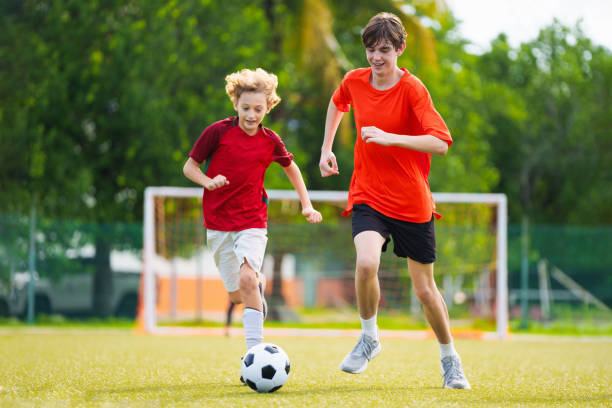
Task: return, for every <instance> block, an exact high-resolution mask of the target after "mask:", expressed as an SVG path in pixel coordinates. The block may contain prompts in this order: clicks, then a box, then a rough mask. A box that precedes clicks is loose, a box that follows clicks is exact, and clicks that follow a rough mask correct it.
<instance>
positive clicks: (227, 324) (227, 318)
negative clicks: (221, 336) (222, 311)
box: [225, 300, 236, 336]
mask: <svg viewBox="0 0 612 408" xmlns="http://www.w3.org/2000/svg"><path fill="white" fill-rule="evenodd" d="M234 306H236V304H235V303H234V302H232V301H231V300H230V302H229V305H228V306H227V312H226V316H225V335H226V336H229V334H230V333H229V331H230V327H231V325H232V312H233V311H234Z"/></svg>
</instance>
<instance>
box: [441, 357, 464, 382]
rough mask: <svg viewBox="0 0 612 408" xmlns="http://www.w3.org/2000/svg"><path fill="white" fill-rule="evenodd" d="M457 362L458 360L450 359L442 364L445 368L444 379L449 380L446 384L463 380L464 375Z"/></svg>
mask: <svg viewBox="0 0 612 408" xmlns="http://www.w3.org/2000/svg"><path fill="white" fill-rule="evenodd" d="M455 360H456V359H454V358H449V359H446V361H443V362H442V367H443V368H444V378H445V379H447V381H446V383H449V382H451V381H452V380H463V373H462V372H461V369H460V368H459V364H455V362H456V361H455Z"/></svg>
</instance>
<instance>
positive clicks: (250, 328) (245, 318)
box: [242, 307, 263, 350]
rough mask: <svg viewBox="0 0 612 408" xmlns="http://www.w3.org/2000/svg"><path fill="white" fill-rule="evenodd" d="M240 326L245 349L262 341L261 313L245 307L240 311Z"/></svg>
mask: <svg viewBox="0 0 612 408" xmlns="http://www.w3.org/2000/svg"><path fill="white" fill-rule="evenodd" d="M242 326H243V327H244V337H245V339H246V345H247V350H248V349H250V348H251V347H253V346H256V345H258V344H259V343H261V342H262V341H263V313H262V312H260V311H259V310H256V309H251V308H250V307H245V308H244V312H243V313H242Z"/></svg>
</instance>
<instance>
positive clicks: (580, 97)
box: [0, 0, 612, 315]
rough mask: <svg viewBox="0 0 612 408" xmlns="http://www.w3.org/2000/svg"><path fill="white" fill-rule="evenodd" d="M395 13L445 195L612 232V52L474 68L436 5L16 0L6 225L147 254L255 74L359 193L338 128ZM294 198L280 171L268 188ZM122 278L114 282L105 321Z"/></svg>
mask: <svg viewBox="0 0 612 408" xmlns="http://www.w3.org/2000/svg"><path fill="white" fill-rule="evenodd" d="M383 10H384V11H392V12H395V13H397V14H398V15H400V17H401V18H402V20H403V21H404V24H405V26H406V28H407V30H408V40H407V43H408V49H407V51H406V52H405V53H404V55H403V56H402V57H401V58H400V61H399V63H400V65H402V66H404V67H406V68H407V69H408V70H409V71H411V72H413V73H414V74H416V75H417V76H419V77H420V78H421V79H423V81H424V82H425V84H426V85H427V87H428V89H429V90H430V93H431V94H432V97H433V100H434V103H435V105H436V108H437V109H438V110H439V111H440V113H441V114H442V116H443V117H444V118H445V120H446V122H447V124H448V126H449V128H450V130H451V133H452V134H453V137H454V140H455V143H454V145H453V147H452V148H451V149H450V151H449V154H448V155H447V156H446V157H443V158H438V157H434V158H433V164H432V172H431V176H430V184H431V186H432V189H433V190H434V191H455V192H462V191H463V192H503V193H505V194H507V195H508V198H509V206H510V217H511V218H510V220H511V222H513V223H517V222H518V221H519V220H520V219H521V218H522V217H524V216H526V217H529V218H530V219H531V220H532V222H537V223H547V224H573V225H599V224H604V225H610V224H612V210H611V208H612V206H611V205H610V203H611V202H612V192H611V190H610V188H609V186H610V185H611V183H612V167H611V166H610V163H612V157H611V155H612V153H611V152H612V146H611V143H612V137H611V129H612V123H611V122H612V112H611V106H610V103H611V98H610V95H611V93H612V92H611V91H612V53H611V52H610V50H608V49H606V48H604V47H601V46H598V45H597V44H593V43H592V42H591V41H590V40H589V39H588V38H586V37H585V36H584V34H583V33H582V32H581V30H580V27H579V26H576V27H564V26H562V25H561V24H559V23H557V22H554V23H553V24H551V25H550V26H549V27H546V28H544V29H543V30H542V31H541V32H540V35H539V36H538V37H537V38H535V39H534V40H533V41H531V42H529V43H525V44H522V45H521V46H520V47H519V48H518V49H516V48H512V47H511V46H510V45H509V44H508V42H507V41H506V39H505V37H504V36H503V35H500V36H499V37H498V38H497V39H495V40H494V41H493V42H492V43H491V49H490V50H489V51H487V52H486V53H484V54H483V55H473V54H469V53H468V52H466V51H465V47H464V46H465V45H466V40H465V39H463V38H461V36H460V34H459V33H458V31H457V27H456V24H457V22H456V21H455V20H454V18H453V16H452V15H451V14H450V13H449V11H448V10H447V9H446V7H445V4H444V2H442V1H434V0H431V1H418V2H417V1H382V0H373V1H368V2H365V1H357V2H327V1H325V0H284V1H283V0H259V1H232V2H215V1H209V0H198V1H181V2H179V1H173V0H163V1H162V0H148V1H144V0H133V1H129V2H126V1H116V0H115V1H87V2H83V1H77V0H62V1H43V0H38V1H34V0H32V1H24V0H21V1H20V0H9V1H5V2H3V3H2V5H1V6H0V13H1V15H0V20H1V24H2V27H3V29H2V30H0V191H1V193H0V211H1V212H2V213H4V214H12V215H15V216H19V215H27V214H28V213H29V211H30V210H31V208H32V207H35V208H36V209H37V213H38V214H39V216H40V217H42V218H53V219H70V220H75V221H82V222H92V223H101V224H105V225H108V228H107V231H110V232H108V233H107V234H103V235H100V236H91V237H90V238H89V241H90V242H91V243H92V244H93V245H95V247H96V253H97V256H99V257H100V259H101V260H103V259H108V253H109V251H110V242H111V241H112V242H113V244H117V243H121V242H122V240H123V241H125V242H124V244H125V245H127V246H129V245H135V244H134V243H131V242H128V241H129V240H128V239H127V238H126V236H129V234H127V235H126V234H122V233H121V230H120V227H117V226H114V223H122V222H128V223H131V222H140V220H141V219H142V199H143V190H144V188H145V186H147V185H185V186H187V185H190V184H189V182H188V180H186V179H185V178H184V177H183V176H182V172H181V168H182V165H183V163H184V161H185V160H186V157H187V154H188V152H189V150H190V149H191V147H192V145H193V143H194V142H195V140H196V139H197V137H198V136H199V134H200V132H201V131H202V130H203V129H204V127H206V126H207V125H208V124H210V123H212V122H213V121H215V120H219V119H222V118H224V117H227V116H231V115H233V114H234V111H233V108H232V105H231V103H230V101H229V99H228V98H227V96H226V95H225V91H224V83H225V80H224V78H225V75H227V74H229V73H231V72H233V71H236V70H238V69H241V68H246V67H249V68H254V67H263V68H265V69H267V70H269V71H272V72H274V73H276V74H277V75H278V76H279V81H280V84H279V90H278V92H279V94H280V96H281V97H282V98H283V102H282V103H281V105H279V106H278V107H277V108H276V109H275V110H274V111H273V112H272V113H271V115H270V116H269V117H268V118H267V119H266V125H267V126H269V127H271V128H273V129H275V130H277V131H278V132H279V133H280V134H281V136H282V137H283V138H284V140H285V142H286V144H287V146H288V148H289V150H290V151H292V152H293V153H294V154H295V157H296V161H297V163H298V164H299V166H300V168H301V170H302V172H303V173H304V177H305V179H306V180H307V185H308V186H309V188H312V189H346V188H347V187H348V183H349V179H350V175H351V170H352V148H353V143H354V135H355V131H354V125H353V121H352V115H351V114H349V115H345V120H344V123H343V125H342V128H341V131H340V133H339V135H338V137H337V138H336V142H335V145H334V150H335V153H336V155H337V156H338V159H339V164H340V170H341V176H340V177H334V178H329V179H321V177H320V176H319V170H318V160H319V152H320V145H321V141H322V136H323V128H324V121H325V112H326V108H327V104H328V102H329V98H330V97H331V94H332V92H333V90H334V89H335V87H336V86H337V85H338V84H339V81H340V80H341V78H342V76H343V75H344V73H346V72H347V70H349V69H353V68H356V67H362V66H366V65H367V62H366V60H365V55H364V54H365V53H364V51H363V47H362V45H361V39H360V30H361V29H362V28H363V26H364V25H365V24H366V23H367V21H368V19H369V18H370V17H371V16H372V15H373V14H375V13H376V12H378V11H383ZM289 186H290V184H289V183H288V181H287V180H286V178H285V177H284V174H282V170H281V169H280V167H279V166H276V165H273V166H271V168H270V170H269V171H268V175H267V187H268V188H284V187H289ZM113 228H115V230H113ZM113 231H114V232H113ZM39 239H43V238H40V237H39ZM16 252H18V251H16ZM15 256H18V254H15ZM109 273H110V267H109V265H108V262H106V263H105V262H102V263H101V264H100V265H99V266H98V267H97V270H96V277H97V278H96V282H97V289H96V290H97V293H101V294H102V295H100V297H99V298H98V300H97V309H98V310H99V313H100V315H107V314H108V312H109V311H108V307H107V305H105V303H104V302H105V301H104V300H103V297H104V296H103V294H104V293H108V292H109V291H112V286H109V285H112V284H111V283H110V282H111V280H110V279H108V276H109Z"/></svg>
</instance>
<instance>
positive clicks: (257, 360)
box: [242, 343, 291, 392]
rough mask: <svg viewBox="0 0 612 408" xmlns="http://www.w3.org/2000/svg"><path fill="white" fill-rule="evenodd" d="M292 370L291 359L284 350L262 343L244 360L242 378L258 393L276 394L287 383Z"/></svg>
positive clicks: (252, 349)
mask: <svg viewBox="0 0 612 408" xmlns="http://www.w3.org/2000/svg"><path fill="white" fill-rule="evenodd" d="M290 368H291V364H290V362H289V357H288V356H287V353H285V351H284V350H283V349H282V348H280V347H279V346H277V345H276V344H271V343H260V344H258V345H256V346H253V347H251V348H250V349H249V350H248V351H247V353H246V354H245V356H244V358H243V359H242V378H243V379H244V381H245V382H246V384H247V385H248V386H249V387H251V388H252V389H253V390H255V391H257V392H274V391H276V390H278V389H279V388H280V387H282V386H283V385H284V384H285V383H286V382H287V379H288V378H289V371H290Z"/></svg>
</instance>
